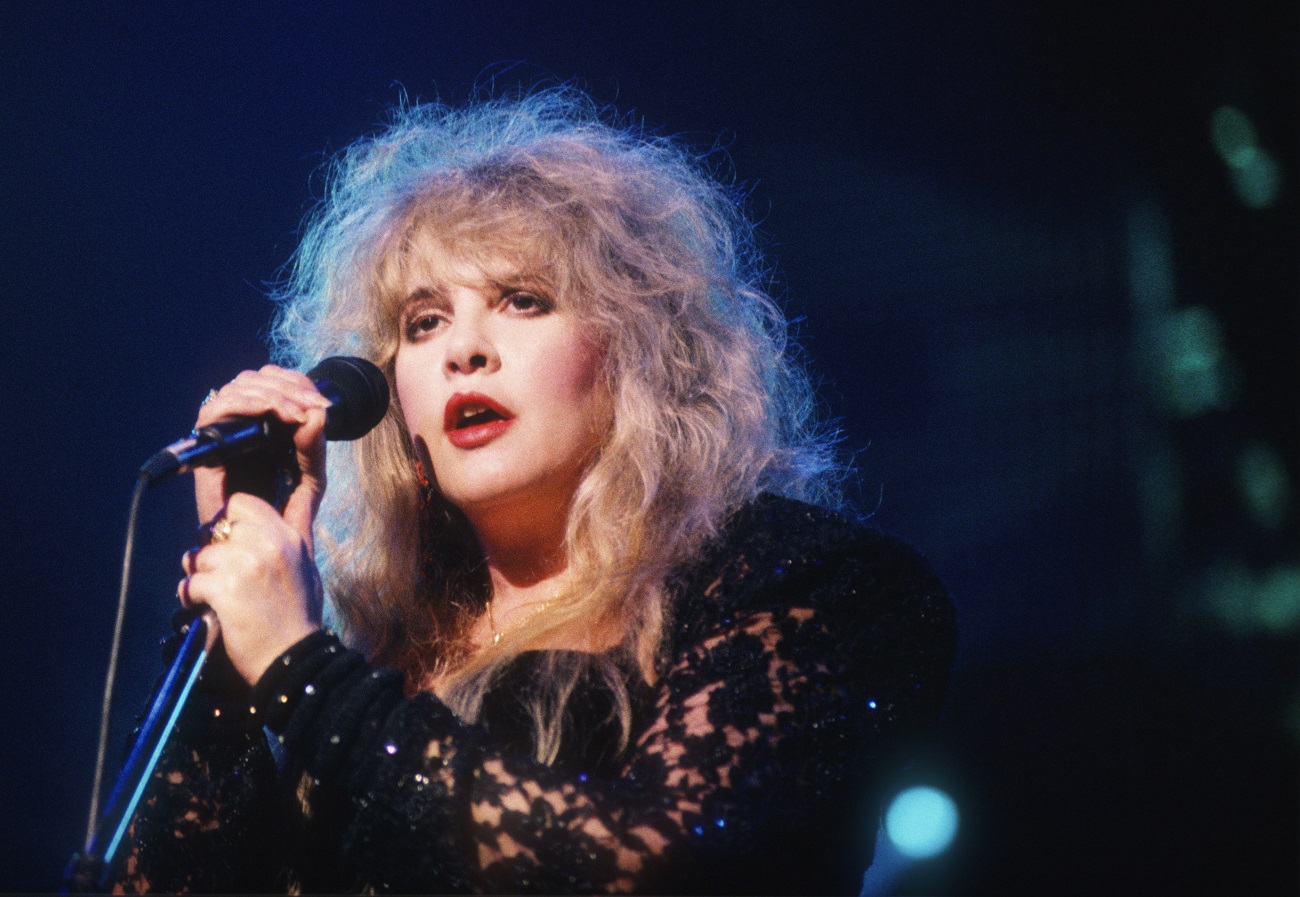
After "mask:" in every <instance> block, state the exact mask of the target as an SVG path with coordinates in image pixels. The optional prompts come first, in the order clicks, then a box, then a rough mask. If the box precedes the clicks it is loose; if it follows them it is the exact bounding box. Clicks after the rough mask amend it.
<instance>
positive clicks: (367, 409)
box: [307, 355, 388, 440]
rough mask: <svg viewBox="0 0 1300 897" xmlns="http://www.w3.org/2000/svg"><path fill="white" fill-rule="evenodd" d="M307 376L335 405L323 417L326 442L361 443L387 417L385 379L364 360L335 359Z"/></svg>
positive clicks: (316, 367)
mask: <svg viewBox="0 0 1300 897" xmlns="http://www.w3.org/2000/svg"><path fill="white" fill-rule="evenodd" d="M307 376H308V377H310V378H311V379H312V380H313V381H314V382H315V383H316V388H317V389H319V390H320V391H321V395H323V396H325V398H327V399H329V400H330V401H331V402H333V403H334V404H333V405H332V406H331V407H330V409H329V411H328V412H327V413H326V417H325V438H326V439H343V440H348V439H360V438H361V437H362V436H365V435H366V434H367V433H369V432H370V431H371V430H373V429H374V428H375V425H376V424H378V423H379V422H380V421H381V420H383V419H384V415H385V414H387V413H388V378H387V377H385V376H384V372H383V371H381V370H380V369H379V368H377V367H375V366H374V365H373V364H371V363H370V362H369V361H366V360H365V359H364V358H353V357H352V356H348V355H335V356H333V357H330V358H326V359H325V360H324V361H322V362H321V363H320V364H318V365H316V366H315V367H314V368H312V369H311V370H310V371H308V372H307Z"/></svg>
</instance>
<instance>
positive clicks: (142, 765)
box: [65, 607, 221, 894]
mask: <svg viewBox="0 0 1300 897" xmlns="http://www.w3.org/2000/svg"><path fill="white" fill-rule="evenodd" d="M181 632H182V634H183V639H182V641H181V646H180V649H179V650H178V651H177V652H176V658H175V659H174V660H173V661H172V664H171V666H170V667H169V668H168V670H167V673H166V674H165V675H164V676H163V679H162V682H161V683H160V684H159V686H158V690H157V691H155V692H154V696H153V700H152V702H151V703H150V705H149V711H148V713H146V714H145V719H144V722H143V723H142V724H141V726H140V728H139V731H138V734H137V735H136V739H135V744H134V745H133V746H132V748H131V753H130V755H129V756H128V757H127V761H126V765H125V766H124V767H123V768H122V772H121V774H120V775H119V776H118V778H117V783H116V784H115V785H114V786H113V792H112V795H111V796H110V797H109V799H108V803H107V804H106V805H105V807H104V814H103V815H102V816H101V817H100V818H99V822H98V823H97V824H96V826H95V831H94V834H92V835H91V837H90V840H89V841H88V842H87V843H86V849H85V850H84V851H82V852H81V853H77V854H74V855H73V857H72V862H71V863H70V864H69V866H68V871H67V873H66V876H65V878H66V885H67V890H68V891H69V892H70V893H73V894H91V893H101V892H103V890H104V888H105V886H106V885H107V880H108V875H109V872H110V870H111V869H112V868H113V862H114V860H115V859H116V857H117V850H118V848H119V847H120V846H121V845H122V841H123V838H124V836H125V835H126V830H127V827H128V826H129V825H130V823H131V818H132V817H133V816H134V815H135V808H136V807H137V806H139V804H140V798H141V797H142V796H143V795H144V790H145V786H146V785H148V784H149V779H150V776H151V775H152V774H153V770H154V767H155V766H156V765H157V764H158V758H159V757H160V756H161V755H162V751H163V748H164V747H165V746H166V744H167V739H168V737H169V736H170V735H171V733H172V730H173V729H174V728H175V727H176V720H177V719H178V718H179V717H180V715H181V710H183V709H184V707H185V701H186V699H187V698H188V697H189V695H190V691H191V690H192V689H193V688H194V683H195V682H197V681H198V678H199V673H200V672H202V670H203V664H204V662H205V661H206V660H207V659H208V656H209V655H210V654H211V653H212V648H213V646H214V645H215V644H216V642H217V637H218V636H219V635H220V634H221V627H220V626H219V625H218V623H217V615H216V614H215V613H214V612H213V611H212V609H211V608H209V607H204V608H201V609H200V611H199V612H198V613H197V614H196V615H195V616H194V618H193V619H191V620H190V621H189V622H188V623H186V624H185V625H184V627H183V628H182V629H181Z"/></svg>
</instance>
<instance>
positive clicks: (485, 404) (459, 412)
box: [443, 392, 515, 449]
mask: <svg viewBox="0 0 1300 897" xmlns="http://www.w3.org/2000/svg"><path fill="white" fill-rule="evenodd" d="M514 419H515V416H514V415H513V414H511V413H510V412H509V411H508V410H506V409H505V408H504V407H502V406H501V405H500V404H498V403H497V402H496V401H494V400H493V399H491V398H489V397H487V396H485V395H481V394H479V393H459V392H458V393H456V394H455V395H454V396H452V397H451V399H450V400H449V401H448V402H447V409H446V412H445V414H444V416H443V429H444V430H445V432H446V433H447V441H448V442H450V443H451V444H452V445H454V446H456V447H457V448H463V449H469V448H478V447H479V446H480V445H486V444H487V443H489V442H491V441H492V440H493V439H496V438H497V437H498V436H500V435H501V434H502V433H504V432H505V431H506V430H507V429H509V427H510V424H511V423H512V422H513V421H514Z"/></svg>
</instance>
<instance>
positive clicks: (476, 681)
mask: <svg viewBox="0 0 1300 897" xmlns="http://www.w3.org/2000/svg"><path fill="white" fill-rule="evenodd" d="M758 275H759V271H758V258H757V255H756V253H755V252H754V251H753V249H752V245H751V236H750V234H749V232H748V226H747V223H746V221H745V220H744V218H743V216H741V215H740V214H739V213H738V212H737V210H736V206H735V205H734V203H733V202H732V201H731V199H730V198H729V197H728V195H727V194H726V192H725V191H724V190H723V189H722V188H720V187H719V186H718V185H717V184H716V183H715V182H714V181H713V180H712V179H711V178H709V177H708V176H707V175H705V174H704V173H703V172H702V171H701V169H700V167H699V165H698V163H697V162H696V160H694V159H692V158H691V157H689V156H688V155H686V154H685V153H683V152H682V151H680V150H679V149H677V148H676V147H675V146H673V145H672V144H671V143H669V142H666V141H662V140H657V139H652V138H648V137H645V136H643V135H639V134H637V133H634V132H632V131H630V130H628V129H620V128H617V127H613V126H610V125H608V124H606V123H603V122H602V120H601V117H600V115H599V114H598V113H597V112H595V111H594V110H592V109H591V107H590V104H589V102H588V101H586V100H585V98H583V97H581V96H578V95H575V94H572V93H569V92H566V91H550V92H545V93H540V94H536V95H533V96H530V97H527V98H525V99H522V100H518V101H509V102H507V101H496V102H489V103H484V104H480V105H477V106H474V107H471V108H468V109H462V110H455V109H448V108H445V107H442V106H418V107H413V108H408V109H404V110H402V111H400V112H399V113H398V114H397V116H396V119H395V122H394V123H393V124H392V125H391V126H390V127H389V128H388V129H387V130H386V131H384V132H383V133H382V134H380V135H378V136H377V137H375V138H373V139H369V140H365V141H362V142H360V143H358V144H356V145H355V146H353V147H352V148H350V149H349V150H347V151H346V152H345V153H344V154H343V155H342V156H341V157H340V158H339V159H338V161H337V162H336V163H335V166H334V168H333V170H332V171H331V175H330V181H329V189H328V192H327V195H326V197H325V199H324V201H323V202H322V204H321V206H320V208H319V209H318V211H317V212H316V214H315V216H314V218H313V219H312V221H311V222H310V226H309V228H308V230H307V232H306V235H305V237H304V240H303V242H302V245H301V247H300V249H299V251H298V255H297V257H296V259H295V263H294V266H293V269H292V271H291V276H290V278H289V280H288V282H287V284H286V285H285V286H284V288H283V289H282V291H281V294H280V298H281V300H282V303H283V304H282V307H281V313H280V317H279V322H278V327H277V330H276V346H277V349H278V350H279V360H280V361H282V362H283V363H284V364H285V366H284V367H273V366H268V367H266V368H263V369H262V370H261V371H257V372H244V373H243V374H240V375H239V376H238V377H236V378H235V380H234V381H232V382H231V383H230V384H228V385H227V386H225V387H223V388H222V389H221V390H220V391H219V392H217V393H216V394H215V396H213V397H211V400H210V401H208V402H207V403H205V404H204V406H203V407H202V408H201V410H200V413H199V419H198V424H199V425H200V426H202V425H205V424H207V423H209V422H211V421H214V420H217V419H219V418H222V417H225V416H228V415H238V414H243V415H252V414H263V413H270V414H272V415H275V416H276V417H278V418H279V419H280V420H282V421H284V422H286V423H287V424H290V425H292V426H295V427H296V430H295V437H294V445H295V448H296V451H297V461H298V465H299V468H300V471H301V478H300V481H299V483H298V485H297V486H296V488H295V489H294V490H293V492H292V494H291V495H290V496H289V498H288V501H287V503H286V504H285V506H284V508H283V513H282V514H280V513H277V512H276V510H275V509H274V508H272V507H271V506H270V505H268V504H266V503H265V502H263V501H261V500H260V499H258V498H254V497H252V496H248V495H244V494H239V493H236V494H227V491H226V489H225V482H224V478H223V474H222V473H221V472H219V471H217V472H200V473H198V474H196V487H197V495H198V507H199V514H200V518H201V519H203V520H207V521H211V523H210V530H209V531H210V532H211V533H212V534H213V535H212V539H211V542H210V543H209V544H207V545H205V546H202V547H199V548H196V549H194V550H192V551H191V552H189V553H187V554H186V556H185V559H184V561H183V565H184V569H185V573H186V578H185V579H184V580H183V581H182V583H181V586H180V589H179V593H180V596H181V600H182V602H183V603H184V604H186V605H193V604H198V603H203V604H207V605H210V606H211V607H212V608H213V609H214V610H215V611H216V613H217V615H218V617H219V618H220V621H221V627H222V637H223V640H224V644H225V650H226V653H227V655H228V657H229V663H228V664H216V663H214V664H212V665H211V666H210V669H209V670H208V671H206V672H205V674H204V677H205V681H204V688H203V689H202V694H201V695H200V697H199V699H198V701H197V702H195V704H194V705H193V706H192V707H191V708H190V709H189V711H188V712H187V717H186V719H185V721H184V723H183V725H182V727H181V729H180V731H179V733H178V735H177V737H176V740H175V742H174V744H173V746H172V747H171V748H170V749H169V752H168V756H167V757H166V758H164V761H163V763H162V764H161V765H160V769H159V772H158V773H157V774H156V776H155V779H156V781H155V783H154V789H155V790H154V791H153V792H152V794H151V796H150V797H148V798H147V799H146V801H145V803H144V806H143V808H142V810H141V811H140V813H139V816H138V818H137V819H136V820H135V824H134V828H133V839H134V840H133V844H132V849H131V851H130V855H129V857H128V859H127V862H126V865H125V870H124V873H123V875H122V878H121V880H120V882H119V885H120V887H121V888H122V889H123V890H127V891H134V890H146V889H157V890H162V889H166V890H237V889H251V890H263V891H265V890H273V889H283V888H289V889H302V890H326V891H353V890H365V889H374V890H378V891H406V892H412V891H435V892H450V891H505V892H516V891H530V890H531V891H542V892H558V891H630V890H653V891H701V892H721V891H747V892H755V891H776V892H787V893H788V892H795V891H816V892H826V891H830V890H851V891H856V890H857V889H858V886H859V884H860V877H861V872H862V869H863V868H865V865H866V863H867V862H869V859H870V857H869V851H870V845H871V842H872V837H873V835H874V830H875V818H874V815H873V814H874V813H875V812H876V811H877V810H878V799H879V794H878V792H879V789H880V787H881V784H882V782H883V780H884V778H885V776H887V775H888V774H889V772H890V771H892V770H893V769H895V768H896V764H897V763H898V761H899V756H900V753H901V752H902V750H903V747H904V745H905V743H906V742H907V740H908V739H909V738H910V737H911V736H913V735H915V734H917V733H918V732H920V731H921V730H923V729H924V728H925V727H926V726H927V725H928V724H929V723H931V722H932V721H933V718H934V716H935V714H936V713H937V709H938V706H939V704H940V702H941V700H942V693H943V689H944V687H945V680H946V675H947V669H948V666H949V664H950V661H951V657H952V650H953V624H952V616H951V609H950V606H949V604H948V602H947V599H946V597H945V595H944V592H943V589H942V586H941V585H940V584H939V583H938V582H937V581H936V580H935V578H934V576H933V574H931V572H930V571H929V569H928V568H927V567H926V566H925V564H924V563H923V562H922V561H920V560H919V559H918V558H917V557H916V555H915V554H914V553H912V552H911V551H910V550H909V549H907V548H906V547H904V546H902V545H900V544H899V543H897V542H894V541H892V540H890V539H888V538H886V537H884V536H881V535H879V534H876V533H873V532H870V531H867V530H865V529H862V528H860V527H858V526H856V525H854V524H851V523H849V522H847V521H845V520H844V519H842V518H841V517H838V516H836V515H835V514H833V513H831V512H829V511H825V510H821V509H819V508H817V507H815V506H814V505H811V504H804V503H802V501H800V500H799V499H811V500H814V501H821V502H822V503H828V501H829V497H830V496H832V495H833V494H834V492H833V473H834V470H833V467H832V465H831V464H830V463H829V460H828V459H829V448H828V443H827V441H826V440H825V439H824V438H823V437H822V436H821V435H820V434H819V433H817V432H816V431H815V430H814V429H813V428H812V427H811V426H810V409H811V402H810V391H809V388H808V386H807V382H806V380H805V379H804V377H803V375H802V374H801V372H800V371H799V370H798V368H797V366H795V365H794V364H793V363H792V362H791V359H790V357H789V355H788V354H787V350H786V346H785V334H784V321H783V319H782V317H781V315H780V313H779V311H778V310H777V309H776V307H775V306H774V304H773V303H772V302H771V300H770V299H769V298H768V297H767V296H766V295H765V294H764V292H763V291H762V289H761V288H760V286H759V285H758ZM332 354H350V355H359V356H363V357H366V358H369V359H371V360H373V361H374V362H375V363H376V364H377V365H379V367H380V368H381V369H383V370H384V371H385V372H386V374H387V375H388V377H389V380H390V384H391V386H392V387H393V389H392V394H393V402H392V408H391V410H390V413H389V415H388V417H387V418H386V420H385V421H384V422H383V423H381V424H380V426H379V427H378V428H377V429H376V431H374V432H373V433H372V434H370V435H369V436H367V437H365V438H364V439H362V440H359V441H358V442H357V443H352V444H347V445H346V446H343V447H341V448H340V447H337V446H336V447H333V448H331V449H330V452H329V455H330V459H329V483H330V485H329V489H328V493H327V491H326V486H325V484H326V463H325V454H326V452H325V447H324V442H323V436H322V426H323V420H324V407H325V405H326V402H325V400H324V399H322V398H321V396H320V395H319V394H318V393H317V392H316V391H315V389H314V387H313V386H312V384H311V382H310V381H309V380H308V379H307V378H306V377H305V376H304V375H302V374H299V373H296V372H295V371H294V370H293V368H298V369H302V368H305V367H308V366H310V365H311V364H312V363H313V362H314V361H316V360H318V359H319V358H320V357H323V356H326V355H332ZM327 496H328V497H327ZM318 512H319V514H318ZM318 570H319V572H320V575H319V577H318V573H317V571H318ZM322 581H323V583H324V587H323V588H322V585H321V583H322ZM322 593H324V594H327V595H328V596H329V601H328V609H327V611H326V613H327V616H328V617H329V622H330V625H331V626H333V627H334V629H336V630H337V631H338V633H339V635H338V636H336V635H335V634H334V633H333V631H332V630H329V629H322V628H321V627H322V620H321V605H322V602H321V596H322ZM345 646H346V647H345Z"/></svg>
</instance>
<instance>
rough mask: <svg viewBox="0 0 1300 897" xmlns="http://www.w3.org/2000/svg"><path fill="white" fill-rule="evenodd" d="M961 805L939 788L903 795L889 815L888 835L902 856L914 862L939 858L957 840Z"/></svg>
mask: <svg viewBox="0 0 1300 897" xmlns="http://www.w3.org/2000/svg"><path fill="white" fill-rule="evenodd" d="M957 823H958V814H957V804H956V803H955V802H954V801H953V799H952V798H951V797H949V796H948V795H947V794H945V793H944V792H942V791H940V790H939V789H938V788H932V787H930V786H928V785H918V786H916V787H913V788H908V789H906V790H904V791H900V792H899V793H898V795H897V796H896V797H895V798H894V799H893V801H892V802H890V804H889V809H888V810H887V811H886V812H885V834H887V835H888V836H889V840H890V841H891V842H892V843H893V845H894V847H896V848H897V849H898V852H899V853H901V854H903V855H904V856H906V857H910V858H911V859H914V860H923V859H928V858H930V857H934V856H938V855H939V854H941V853H943V852H944V851H945V850H947V849H948V847H949V845H951V844H952V840H953V838H955V837H956V836H957Z"/></svg>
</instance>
